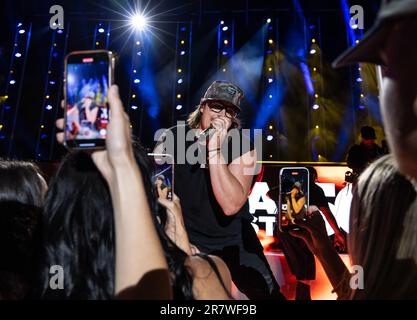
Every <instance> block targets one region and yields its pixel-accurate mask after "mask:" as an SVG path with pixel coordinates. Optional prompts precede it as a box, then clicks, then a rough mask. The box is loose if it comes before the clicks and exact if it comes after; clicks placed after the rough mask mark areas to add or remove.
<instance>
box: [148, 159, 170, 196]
mask: <svg viewBox="0 0 417 320" xmlns="http://www.w3.org/2000/svg"><path fill="white" fill-rule="evenodd" d="M148 157H149V158H150V159H151V161H152V164H153V167H152V183H153V186H154V192H155V195H156V196H157V197H158V198H165V199H168V200H172V199H173V194H174V157H173V156H171V155H167V154H158V153H148Z"/></svg>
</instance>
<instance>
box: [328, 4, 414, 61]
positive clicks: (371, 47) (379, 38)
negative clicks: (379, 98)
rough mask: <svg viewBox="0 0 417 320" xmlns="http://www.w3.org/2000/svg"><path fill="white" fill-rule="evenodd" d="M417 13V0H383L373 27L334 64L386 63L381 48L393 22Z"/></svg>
mask: <svg viewBox="0 0 417 320" xmlns="http://www.w3.org/2000/svg"><path fill="white" fill-rule="evenodd" d="M413 15H417V1H416V0H382V3H381V8H380V10H379V12H378V16H377V19H376V21H375V23H374V25H373V26H372V28H371V29H370V30H369V31H368V32H366V33H365V35H364V36H363V39H362V40H361V41H360V42H359V43H358V45H356V46H354V47H352V48H349V49H348V50H346V51H345V52H344V53H342V54H341V55H340V56H339V57H338V58H337V59H336V60H335V61H333V64H332V66H333V67H334V68H339V67H343V66H347V65H350V64H354V63H358V62H369V63H374V64H377V65H384V63H383V61H382V59H381V57H380V50H381V49H382V48H383V46H384V44H385V40H386V38H387V36H388V33H389V31H390V30H391V28H392V23H393V22H396V21H399V20H403V19H406V18H408V17H410V16H413Z"/></svg>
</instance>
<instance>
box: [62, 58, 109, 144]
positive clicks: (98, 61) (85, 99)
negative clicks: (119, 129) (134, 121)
mask: <svg viewBox="0 0 417 320" xmlns="http://www.w3.org/2000/svg"><path fill="white" fill-rule="evenodd" d="M113 73H114V57H113V54H112V52H110V51H106V50H95V51H77V52H71V53H70V54H68V55H67V57H66V58H65V81H64V82H65V86H64V93H65V94H64V95H65V112H64V120H65V145H66V146H67V147H68V148H77V149H96V148H104V146H105V140H106V137H107V125H108V123H109V120H110V110H109V103H108V91H109V87H110V86H111V85H112V84H113Z"/></svg>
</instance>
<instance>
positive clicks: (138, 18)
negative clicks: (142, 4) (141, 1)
mask: <svg viewBox="0 0 417 320" xmlns="http://www.w3.org/2000/svg"><path fill="white" fill-rule="evenodd" d="M130 23H131V24H132V26H133V27H134V28H135V29H136V30H138V31H143V30H145V29H146V25H147V24H148V21H147V19H146V17H145V16H143V15H141V14H139V13H137V14H135V15H133V16H131V17H130Z"/></svg>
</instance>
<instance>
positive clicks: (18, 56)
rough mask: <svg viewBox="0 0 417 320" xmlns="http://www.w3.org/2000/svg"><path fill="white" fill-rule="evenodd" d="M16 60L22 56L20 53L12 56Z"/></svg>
mask: <svg viewBox="0 0 417 320" xmlns="http://www.w3.org/2000/svg"><path fill="white" fill-rule="evenodd" d="M14 56H15V57H16V58H20V57H21V56H22V54H21V53H19V52H18V53H16V54H15V55H14Z"/></svg>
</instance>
